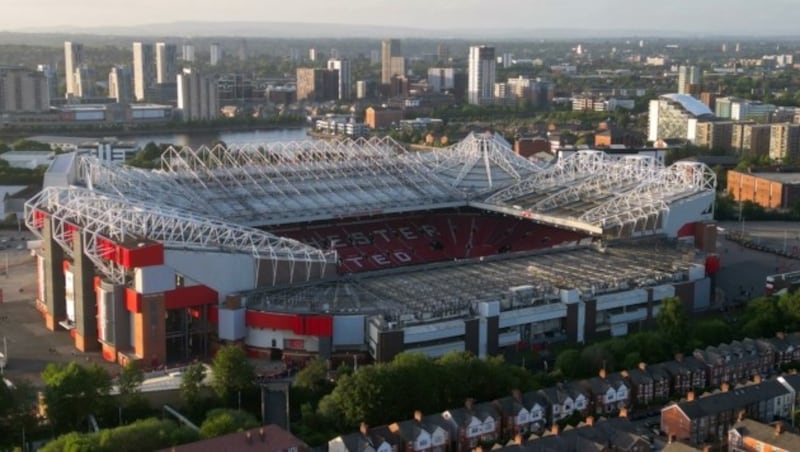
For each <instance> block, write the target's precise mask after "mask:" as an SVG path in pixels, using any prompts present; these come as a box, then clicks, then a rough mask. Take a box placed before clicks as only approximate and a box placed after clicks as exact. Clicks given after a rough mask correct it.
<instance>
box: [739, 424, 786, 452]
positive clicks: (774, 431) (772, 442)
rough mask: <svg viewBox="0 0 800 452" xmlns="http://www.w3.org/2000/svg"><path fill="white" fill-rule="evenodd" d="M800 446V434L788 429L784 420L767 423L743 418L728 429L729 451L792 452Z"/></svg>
mask: <svg viewBox="0 0 800 452" xmlns="http://www.w3.org/2000/svg"><path fill="white" fill-rule="evenodd" d="M798 448H800V435H798V434H796V433H790V432H787V431H786V428H784V425H783V423H782V422H777V423H776V424H775V425H767V424H763V423H761V422H756V421H754V420H751V419H742V420H740V421H738V422H736V424H734V425H733V427H731V429H730V430H729V431H728V451H729V452H761V451H770V452H792V451H796V450H798Z"/></svg>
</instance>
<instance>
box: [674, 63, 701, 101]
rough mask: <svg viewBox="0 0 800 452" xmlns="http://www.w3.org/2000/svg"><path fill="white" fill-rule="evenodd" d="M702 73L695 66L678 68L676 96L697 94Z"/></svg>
mask: <svg viewBox="0 0 800 452" xmlns="http://www.w3.org/2000/svg"><path fill="white" fill-rule="evenodd" d="M702 83H703V71H702V69H700V68H699V67H697V66H679V67H678V94H699V93H700V88H701V84H702Z"/></svg>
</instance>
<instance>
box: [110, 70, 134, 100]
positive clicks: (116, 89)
mask: <svg viewBox="0 0 800 452" xmlns="http://www.w3.org/2000/svg"><path fill="white" fill-rule="evenodd" d="M132 94H133V76H132V75H131V70H130V69H128V67H126V66H114V67H112V68H111V70H110V71H109V72H108V97H111V98H114V99H116V100H117V103H129V102H130V101H131V95H132Z"/></svg>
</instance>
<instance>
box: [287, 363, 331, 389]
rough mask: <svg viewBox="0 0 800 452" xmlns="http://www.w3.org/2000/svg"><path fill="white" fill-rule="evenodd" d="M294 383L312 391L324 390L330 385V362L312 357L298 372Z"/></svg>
mask: <svg viewBox="0 0 800 452" xmlns="http://www.w3.org/2000/svg"><path fill="white" fill-rule="evenodd" d="M292 385H293V386H295V387H297V388H302V389H306V390H309V391H311V392H321V391H324V390H325V389H327V388H328V387H329V386H330V382H329V381H328V364H327V363H326V362H325V361H323V360H322V359H320V358H314V359H312V360H311V361H309V362H308V363H306V366H305V367H304V368H303V369H302V370H300V372H297V375H296V376H295V379H294V383H292Z"/></svg>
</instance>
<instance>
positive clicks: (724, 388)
mask: <svg viewBox="0 0 800 452" xmlns="http://www.w3.org/2000/svg"><path fill="white" fill-rule="evenodd" d="M719 389H720V390H721V391H722V392H728V391H730V389H731V385H729V384H728V383H722V386H720V388H719Z"/></svg>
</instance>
